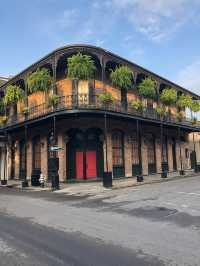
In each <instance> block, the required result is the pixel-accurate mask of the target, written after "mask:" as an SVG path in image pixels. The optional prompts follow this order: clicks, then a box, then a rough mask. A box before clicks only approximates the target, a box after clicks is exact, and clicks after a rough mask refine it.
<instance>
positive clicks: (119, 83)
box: [110, 66, 133, 90]
mask: <svg viewBox="0 0 200 266" xmlns="http://www.w3.org/2000/svg"><path fill="white" fill-rule="evenodd" d="M110 78H111V80H112V83H113V85H114V86H116V87H118V88H120V89H126V90H128V89H130V88H131V87H132V85H133V72H132V71H131V70H130V68H128V67H127V66H120V67H116V68H115V70H112V71H111V74H110Z"/></svg>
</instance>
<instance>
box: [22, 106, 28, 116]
mask: <svg viewBox="0 0 200 266" xmlns="http://www.w3.org/2000/svg"><path fill="white" fill-rule="evenodd" d="M28 113H30V107H28V106H25V107H24V108H23V109H22V114H24V115H25V114H28Z"/></svg>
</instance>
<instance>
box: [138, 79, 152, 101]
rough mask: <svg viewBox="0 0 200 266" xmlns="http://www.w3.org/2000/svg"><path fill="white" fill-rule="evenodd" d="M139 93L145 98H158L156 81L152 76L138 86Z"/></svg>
mask: <svg viewBox="0 0 200 266" xmlns="http://www.w3.org/2000/svg"><path fill="white" fill-rule="evenodd" d="M138 92H139V95H140V96H142V97H144V98H149V99H155V98H156V81H155V80H152V79H151V78H146V79H144V80H143V81H142V82H141V83H140V84H139V86H138Z"/></svg>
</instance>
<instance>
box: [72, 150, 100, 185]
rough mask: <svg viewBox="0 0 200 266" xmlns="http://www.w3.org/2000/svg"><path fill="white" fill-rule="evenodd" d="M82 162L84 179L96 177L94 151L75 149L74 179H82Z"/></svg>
mask: <svg viewBox="0 0 200 266" xmlns="http://www.w3.org/2000/svg"><path fill="white" fill-rule="evenodd" d="M84 164H85V167H86V179H93V178H96V177H97V160H96V151H86V152H85V158H84V152H83V151H76V179H79V180H81V179H84Z"/></svg>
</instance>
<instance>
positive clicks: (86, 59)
mask: <svg viewBox="0 0 200 266" xmlns="http://www.w3.org/2000/svg"><path fill="white" fill-rule="evenodd" d="M95 70H96V67H95V63H94V60H93V59H92V57H91V56H89V55H83V54H81V53H78V54H76V55H72V56H71V57H69V58H68V59H67V77H68V78H69V79H74V80H78V81H79V80H89V79H92V78H94V73H95Z"/></svg>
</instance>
